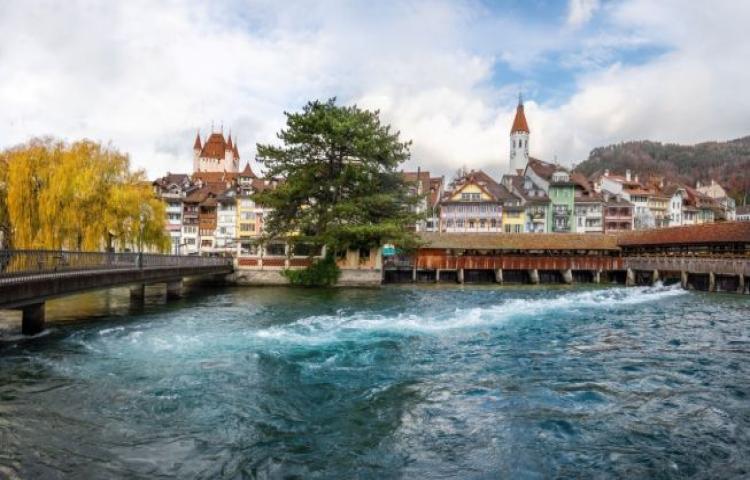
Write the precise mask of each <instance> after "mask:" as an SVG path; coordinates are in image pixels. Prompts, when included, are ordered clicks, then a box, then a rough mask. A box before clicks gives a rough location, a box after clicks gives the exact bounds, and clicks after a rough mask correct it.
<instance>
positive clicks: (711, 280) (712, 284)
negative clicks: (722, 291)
mask: <svg viewBox="0 0 750 480" xmlns="http://www.w3.org/2000/svg"><path fill="white" fill-rule="evenodd" d="M708 291H709V292H715V291H716V275H715V274H714V272H708Z"/></svg>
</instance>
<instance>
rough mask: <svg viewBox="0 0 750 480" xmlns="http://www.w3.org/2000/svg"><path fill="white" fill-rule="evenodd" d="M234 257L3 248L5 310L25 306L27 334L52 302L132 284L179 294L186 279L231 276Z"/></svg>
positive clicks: (135, 290) (139, 293)
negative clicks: (157, 285) (157, 286)
mask: <svg viewBox="0 0 750 480" xmlns="http://www.w3.org/2000/svg"><path fill="white" fill-rule="evenodd" d="M232 271H233V266H232V261H231V259H226V258H218V257H195V256H177V255H155V254H139V253H106V252H74V251H60V250H0V308H1V309H20V310H21V311H22V327H21V330H22V332H23V333H24V334H27V335H32V334H35V333H38V332H40V331H42V330H43V329H44V321H45V320H44V317H45V315H44V303H45V301H46V300H49V299H52V298H56V297H61V296H65V295H70V294H74V293H80V292H84V291H87V290H96V289H101V288H109V287H116V286H122V285H132V287H131V290H130V293H131V296H132V297H134V298H136V299H138V298H143V295H144V290H145V286H146V285H148V284H155V283H166V284H167V295H168V296H170V297H172V296H178V295H179V293H180V290H181V288H182V280H183V278H186V277H196V276H206V275H226V274H230V273H232Z"/></svg>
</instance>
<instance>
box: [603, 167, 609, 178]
mask: <svg viewBox="0 0 750 480" xmlns="http://www.w3.org/2000/svg"><path fill="white" fill-rule="evenodd" d="M604 176H605V177H609V168H605V169H604Z"/></svg>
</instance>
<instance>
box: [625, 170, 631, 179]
mask: <svg viewBox="0 0 750 480" xmlns="http://www.w3.org/2000/svg"><path fill="white" fill-rule="evenodd" d="M625 180H627V181H628V182H629V181H630V169H627V170H625Z"/></svg>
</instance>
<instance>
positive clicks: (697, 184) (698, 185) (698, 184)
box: [695, 180, 701, 188]
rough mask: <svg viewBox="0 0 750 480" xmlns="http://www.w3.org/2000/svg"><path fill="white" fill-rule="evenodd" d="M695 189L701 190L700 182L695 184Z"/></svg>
mask: <svg viewBox="0 0 750 480" xmlns="http://www.w3.org/2000/svg"><path fill="white" fill-rule="evenodd" d="M695 188H701V181H700V180H698V181H696V182H695Z"/></svg>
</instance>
